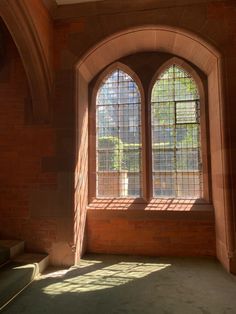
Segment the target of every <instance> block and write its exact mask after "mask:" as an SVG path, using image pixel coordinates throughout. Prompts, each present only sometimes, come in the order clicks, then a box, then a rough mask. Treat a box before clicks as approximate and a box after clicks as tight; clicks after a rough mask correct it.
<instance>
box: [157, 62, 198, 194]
mask: <svg viewBox="0 0 236 314" xmlns="http://www.w3.org/2000/svg"><path fill="white" fill-rule="evenodd" d="M151 128H152V131H151V132H152V186H153V196H154V197H171V198H201V197H202V193H203V192H202V190H203V188H202V158H201V140H200V139H201V136H200V107H199V92H198V89H197V85H196V83H195V81H194V80H193V78H192V77H191V76H190V74H189V73H187V72H186V71H185V70H184V69H182V67H180V66H178V65H175V64H173V65H171V66H170V67H168V68H167V69H166V70H165V71H164V72H163V73H162V74H161V75H160V76H159V77H158V79H157V81H156V82H155V84H154V86H153V89H152V95H151Z"/></svg>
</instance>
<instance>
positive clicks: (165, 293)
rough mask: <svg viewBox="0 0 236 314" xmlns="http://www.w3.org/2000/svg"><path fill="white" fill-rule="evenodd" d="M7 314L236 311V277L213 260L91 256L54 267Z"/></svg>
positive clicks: (200, 313)
mask: <svg viewBox="0 0 236 314" xmlns="http://www.w3.org/2000/svg"><path fill="white" fill-rule="evenodd" d="M2 312H3V313H5V314H31V313H32V314H47V313H48V314H54V313H55V314H64V313H65V314H70V313H78V314H100V313H101V314H110V313H112V314H113V313H114V314H115V313H123V314H125V313H127V314H133V313H135V314H136V313H138V314H185V313H186V314H236V277H234V276H232V275H230V274H228V273H227V272H226V271H225V270H224V269H223V268H222V267H221V265H220V264H219V263H218V262H217V261H215V260H213V259H198V258H196V259H194V258H135V257H132V258H131V257H122V256H103V255H91V256H88V257H86V258H85V259H83V260H82V261H81V264H80V266H79V267H72V268H71V269H69V270H63V269H62V270H59V269H50V270H49V271H48V273H47V274H45V275H44V276H41V277H40V278H39V279H37V280H36V281H35V282H33V284H31V285H30V286H29V287H28V288H27V289H26V290H25V291H24V292H23V293H22V294H21V295H19V296H18V297H17V298H16V299H15V300H14V301H13V302H12V303H11V304H9V305H8V306H7V307H6V308H5V309H4V310H3V311H2Z"/></svg>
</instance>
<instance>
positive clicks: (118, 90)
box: [96, 69, 142, 197]
mask: <svg viewBox="0 0 236 314" xmlns="http://www.w3.org/2000/svg"><path fill="white" fill-rule="evenodd" d="M96 107H97V108H96V109H97V110H96V112H97V114H96V126H97V132H96V134H97V137H96V148H97V149H96V151H97V159H96V160H97V196H98V197H134V196H135V197H137V196H141V194H142V191H141V186H142V184H141V181H142V175H141V148H142V145H141V97H140V92H139V89H138V86H137V84H136V83H135V81H134V80H133V79H132V78H131V77H130V76H129V75H128V74H127V73H125V72H123V71H122V70H119V69H117V70H115V71H114V72H113V73H112V74H110V75H109V76H107V77H106V78H105V79H104V81H103V82H102V84H101V86H100V88H99V90H98V93H97V100H96Z"/></svg>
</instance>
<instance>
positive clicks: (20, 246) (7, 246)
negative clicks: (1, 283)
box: [0, 240, 25, 258]
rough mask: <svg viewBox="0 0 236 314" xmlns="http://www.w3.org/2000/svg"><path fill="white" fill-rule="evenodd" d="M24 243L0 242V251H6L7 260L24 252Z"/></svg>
mask: <svg viewBox="0 0 236 314" xmlns="http://www.w3.org/2000/svg"><path fill="white" fill-rule="evenodd" d="M24 247H25V243H24V241H20V240H0V249H2V250H3V251H8V252H9V256H8V258H13V257H15V256H17V255H18V254H20V253H22V252H23V251H24Z"/></svg>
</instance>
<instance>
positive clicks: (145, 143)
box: [88, 57, 211, 203]
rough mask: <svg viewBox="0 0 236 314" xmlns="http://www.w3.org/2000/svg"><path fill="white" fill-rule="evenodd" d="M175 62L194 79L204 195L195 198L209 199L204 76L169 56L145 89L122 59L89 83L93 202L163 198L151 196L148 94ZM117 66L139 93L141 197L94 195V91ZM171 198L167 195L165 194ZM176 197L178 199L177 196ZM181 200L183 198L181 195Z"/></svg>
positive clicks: (207, 133)
mask: <svg viewBox="0 0 236 314" xmlns="http://www.w3.org/2000/svg"><path fill="white" fill-rule="evenodd" d="M173 64H175V65H177V66H179V67H180V68H182V69H183V70H185V71H186V72H188V73H189V75H190V76H191V77H192V78H193V80H194V81H195V83H196V86H197V88H198V92H199V100H200V135H201V152H200V153H201V156H202V181H203V198H201V199H194V201H195V202H196V203H210V202H211V191H210V175H209V170H210V158H209V154H210V153H209V148H210V147H209V144H210V143H209V130H208V123H207V121H208V111H207V90H206V84H204V83H203V79H202V78H201V77H200V76H199V74H198V73H197V72H196V71H195V69H194V68H193V67H192V66H191V65H190V64H189V63H187V62H186V61H184V60H182V59H180V58H178V57H172V58H170V59H169V60H167V61H166V62H164V63H163V64H162V65H161V66H160V67H158V69H157V71H156V72H155V74H154V75H153V77H152V79H151V81H150V83H149V87H148V88H147V90H146V94H145V91H144V87H143V85H142V83H141V79H140V78H139V77H138V75H137V74H136V73H135V72H134V71H133V70H132V69H130V68H129V67H128V66H127V65H125V64H123V63H121V62H115V63H113V64H111V65H110V66H108V67H107V68H106V69H105V70H104V71H102V72H101V73H100V74H99V75H98V77H97V79H96V82H95V84H94V86H91V89H90V92H89V95H90V101H89V104H90V106H89V126H88V127H89V139H88V143H89V149H88V154H89V165H88V172H89V173H88V179H89V188H88V201H89V203H92V202H93V201H94V200H96V199H98V200H99V199H106V200H116V201H118V202H119V200H122V199H123V200H124V199H126V200H133V201H134V202H135V203H150V202H151V201H152V200H155V201H157V202H158V200H160V202H162V201H163V198H157V197H153V182H152V146H151V144H152V136H151V135H152V134H151V95H152V89H153V86H154V84H155V83H156V80H157V79H158V77H160V75H161V74H162V73H163V72H165V70H167V69H168V68H169V67H170V66H171V65H173ZM116 69H120V70H122V71H124V72H126V73H127V74H128V75H129V76H130V77H131V78H132V79H133V80H134V81H135V83H136V84H137V86H138V88H139V91H140V97H141V124H142V127H141V143H142V151H141V171H142V191H143V193H142V196H141V197H137V198H135V197H129V196H128V197H123V198H122V197H115V198H114V197H97V195H96V97H97V92H98V90H99V88H100V86H101V84H102V82H103V80H104V79H105V78H106V77H107V76H108V75H109V74H111V73H112V72H113V71H115V70H116ZM166 200H170V198H166ZM176 200H178V201H179V199H176ZM183 200H184V199H183Z"/></svg>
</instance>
